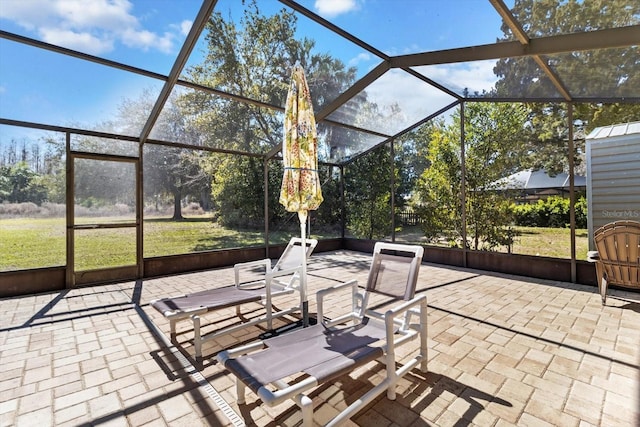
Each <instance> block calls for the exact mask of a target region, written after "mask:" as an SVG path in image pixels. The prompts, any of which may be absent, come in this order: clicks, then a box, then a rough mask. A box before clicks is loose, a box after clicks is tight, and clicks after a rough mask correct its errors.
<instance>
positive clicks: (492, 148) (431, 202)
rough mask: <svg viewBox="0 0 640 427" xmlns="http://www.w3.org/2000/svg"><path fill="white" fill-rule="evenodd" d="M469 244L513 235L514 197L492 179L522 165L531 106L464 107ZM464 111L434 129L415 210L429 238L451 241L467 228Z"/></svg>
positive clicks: (489, 245)
mask: <svg viewBox="0 0 640 427" xmlns="http://www.w3.org/2000/svg"><path fill="white" fill-rule="evenodd" d="M465 119H466V120H465V142H464V143H465V159H464V162H465V170H466V175H465V188H464V192H465V193H464V194H465V200H466V226H467V229H466V235H467V239H468V240H467V242H465V245H466V246H467V247H471V248H473V249H476V250H477V249H493V248H495V247H497V246H499V245H503V244H508V243H509V242H510V238H511V237H512V236H511V234H510V231H509V228H508V225H509V224H510V223H511V222H512V215H511V212H510V210H509V208H508V207H509V204H510V200H509V199H507V198H506V197H505V196H503V195H500V194H499V193H498V192H496V191H494V188H493V183H494V182H496V181H498V180H499V179H500V178H502V177H504V176H505V175H508V174H510V173H511V172H512V171H514V170H516V169H518V168H519V167H520V158H521V157H522V153H523V149H524V147H523V143H522V141H524V139H525V138H526V136H527V133H528V129H527V127H526V119H527V109H526V108H525V107H524V105H522V104H515V105H514V104H504V103H497V104H489V103H469V104H467V107H466V108H465ZM460 120H461V118H460V114H459V112H458V113H456V114H455V115H454V117H453V121H452V122H451V123H450V124H448V125H445V124H442V123H441V124H440V125H439V126H437V127H436V128H434V129H433V130H432V131H431V132H430V136H431V138H432V139H431V142H430V145H429V151H428V156H427V158H428V162H429V165H430V166H429V168H428V169H426V170H425V171H424V173H423V174H422V176H421V178H420V180H419V184H418V187H417V190H416V199H415V201H414V203H415V204H416V207H415V209H416V212H417V213H418V214H419V215H420V217H421V219H422V220H423V224H422V227H423V230H424V231H425V234H426V236H427V237H429V238H432V239H438V238H442V237H444V238H445V239H447V240H448V241H449V242H450V243H451V244H452V245H453V244H456V245H457V244H458V243H457V242H459V241H460V239H461V238H462V236H463V233H462V203H461V194H462V191H463V189H462V164H461V162H462V159H461V151H460Z"/></svg>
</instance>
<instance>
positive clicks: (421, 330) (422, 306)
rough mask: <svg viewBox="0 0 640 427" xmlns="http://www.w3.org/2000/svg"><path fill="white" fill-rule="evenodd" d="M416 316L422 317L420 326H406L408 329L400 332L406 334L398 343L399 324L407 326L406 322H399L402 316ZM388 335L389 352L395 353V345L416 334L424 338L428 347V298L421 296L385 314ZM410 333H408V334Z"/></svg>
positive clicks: (402, 335)
mask: <svg viewBox="0 0 640 427" xmlns="http://www.w3.org/2000/svg"><path fill="white" fill-rule="evenodd" d="M411 314H415V315H418V316H419V317H420V323H419V324H412V325H406V326H407V327H406V328H404V329H400V332H404V334H401V335H400V336H399V337H400V338H399V339H398V340H397V341H396V339H395V338H396V336H398V334H397V333H396V332H398V329H397V326H398V323H401V324H403V325H404V324H405V322H401V321H397V320H396V319H398V318H399V317H400V316H406V315H411ZM384 321H385V328H386V335H387V352H389V353H393V352H394V351H395V349H394V348H395V345H396V344H399V343H400V342H401V341H402V342H404V341H405V340H406V339H407V338H411V337H412V336H415V334H416V332H417V333H418V334H420V335H421V336H422V339H423V340H424V341H425V345H426V329H427V296H426V295H420V296H417V297H415V298H413V299H412V300H409V301H407V302H405V303H403V304H400V305H398V306H397V307H394V308H392V309H390V310H387V311H386V312H385V314H384ZM410 329H413V330H414V332H411V331H410ZM407 332H408V333H407Z"/></svg>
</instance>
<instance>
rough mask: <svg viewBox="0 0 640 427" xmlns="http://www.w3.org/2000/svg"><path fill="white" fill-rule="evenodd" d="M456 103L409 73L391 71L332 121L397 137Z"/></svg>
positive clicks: (355, 97) (340, 109)
mask: <svg viewBox="0 0 640 427" xmlns="http://www.w3.org/2000/svg"><path fill="white" fill-rule="evenodd" d="M453 101H455V98H454V97H452V96H450V95H448V94H446V93H444V92H442V91H441V90H439V89H436V88H435V87H433V86H431V85H430V84H428V83H426V82H424V81H422V80H420V79H419V78H417V77H415V76H412V75H411V74H409V73H407V72H406V71H404V70H400V69H391V70H389V71H387V72H386V73H385V74H384V75H382V76H381V77H380V78H378V79H377V80H376V81H375V82H373V83H372V84H370V85H369V86H367V88H366V89H365V90H363V91H362V92H360V93H359V94H358V95H356V96H354V97H353V98H351V100H349V101H348V102H347V103H345V104H344V105H343V106H341V107H340V108H338V109H337V110H336V111H334V112H333V113H331V114H330V115H329V116H328V118H329V119H331V120H335V121H337V122H340V123H344V124H347V125H351V126H356V127H359V128H363V129H367V130H371V131H375V132H379V133H382V134H386V135H395V134H396V133H398V132H400V131H401V130H404V129H406V128H408V127H410V126H411V125H413V124H415V123H417V122H419V121H420V120H421V119H423V118H425V117H427V116H429V115H430V114H432V113H435V112H436V111H438V110H439V109H441V108H443V107H445V106H446V105H448V104H450V103H452V102H453Z"/></svg>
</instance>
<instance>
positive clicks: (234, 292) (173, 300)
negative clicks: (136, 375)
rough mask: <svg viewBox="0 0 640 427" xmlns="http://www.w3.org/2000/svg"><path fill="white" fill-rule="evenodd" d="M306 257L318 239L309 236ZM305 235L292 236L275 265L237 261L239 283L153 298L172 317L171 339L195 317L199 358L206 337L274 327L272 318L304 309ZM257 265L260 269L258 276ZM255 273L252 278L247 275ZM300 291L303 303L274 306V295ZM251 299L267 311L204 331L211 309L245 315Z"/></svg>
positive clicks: (236, 279)
mask: <svg viewBox="0 0 640 427" xmlns="http://www.w3.org/2000/svg"><path fill="white" fill-rule="evenodd" d="M305 244H306V247H307V248H306V257H307V259H308V258H309V257H310V256H311V253H312V252H313V250H314V249H315V247H316V245H317V244H318V241H317V240H315V239H305ZM302 261H303V258H302V239H300V238H299V237H294V238H292V239H291V240H290V241H289V243H288V245H287V247H286V248H285V250H284V252H283V253H282V255H281V256H280V258H279V259H278V261H277V263H276V264H275V265H274V266H273V267H272V266H271V260H270V259H268V258H267V259H262V260H257V261H250V262H244V263H239V264H236V265H234V273H235V284H234V285H230V286H225V287H221V288H213V289H209V290H206V291H201V292H195V293H192V294H187V295H180V296H175V297H168V298H162V299H157V300H153V301H151V305H152V306H153V307H154V308H155V309H156V310H158V311H159V312H160V313H162V314H163V315H164V317H165V318H167V319H169V324H170V328H171V340H172V341H173V342H175V340H176V323H177V322H179V321H182V320H187V319H191V321H192V322H193V333H194V339H193V344H194V347H195V356H196V358H198V359H199V358H201V357H202V343H203V342H204V341H206V340H209V339H212V338H216V337H219V336H221V335H224V334H228V333H231V332H234V331H237V330H239V329H243V328H246V327H249V326H253V325H257V324H259V323H263V322H266V323H267V328H268V329H271V328H272V327H273V326H272V319H274V318H278V317H282V316H285V315H288V314H291V313H295V312H298V311H301V310H302V307H303V302H304V301H303V298H304V297H305V290H303V289H301V288H300V275H301V272H302ZM256 269H258V270H260V272H259V273H260V274H259V277H258V278H256ZM249 274H251V280H249V281H244V282H243V280H242V279H243V278H245V277H247V276H248V275H249ZM294 292H298V293H299V294H300V303H299V305H295V306H291V307H288V308H283V309H278V308H276V307H274V306H273V304H272V300H273V298H274V297H279V296H282V295H288V294H292V293H294ZM248 303H259V304H262V305H263V306H264V308H265V313H264V315H260V316H257V317H251V318H248V319H246V320H244V319H243V320H244V321H242V322H241V323H238V324H234V325H230V326H227V327H220V328H219V329H216V330H214V331H212V332H210V333H208V334H205V335H203V334H202V333H201V323H200V316H201V315H203V314H205V313H208V312H210V311H215V310H220V309H223V308H228V307H235V308H236V314H237V315H238V317H239V318H242V317H241V314H242V313H241V306H242V305H243V304H248Z"/></svg>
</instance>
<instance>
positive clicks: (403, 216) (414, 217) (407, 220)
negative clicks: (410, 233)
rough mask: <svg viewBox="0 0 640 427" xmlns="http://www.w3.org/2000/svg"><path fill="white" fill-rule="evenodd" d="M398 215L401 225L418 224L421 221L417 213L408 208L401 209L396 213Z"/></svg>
mask: <svg viewBox="0 0 640 427" xmlns="http://www.w3.org/2000/svg"><path fill="white" fill-rule="evenodd" d="M398 217H399V218H400V223H401V224H402V225H418V224H420V222H421V221H420V217H419V216H418V214H417V213H415V212H413V211H412V210H410V209H405V210H403V211H401V212H400V213H398Z"/></svg>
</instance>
